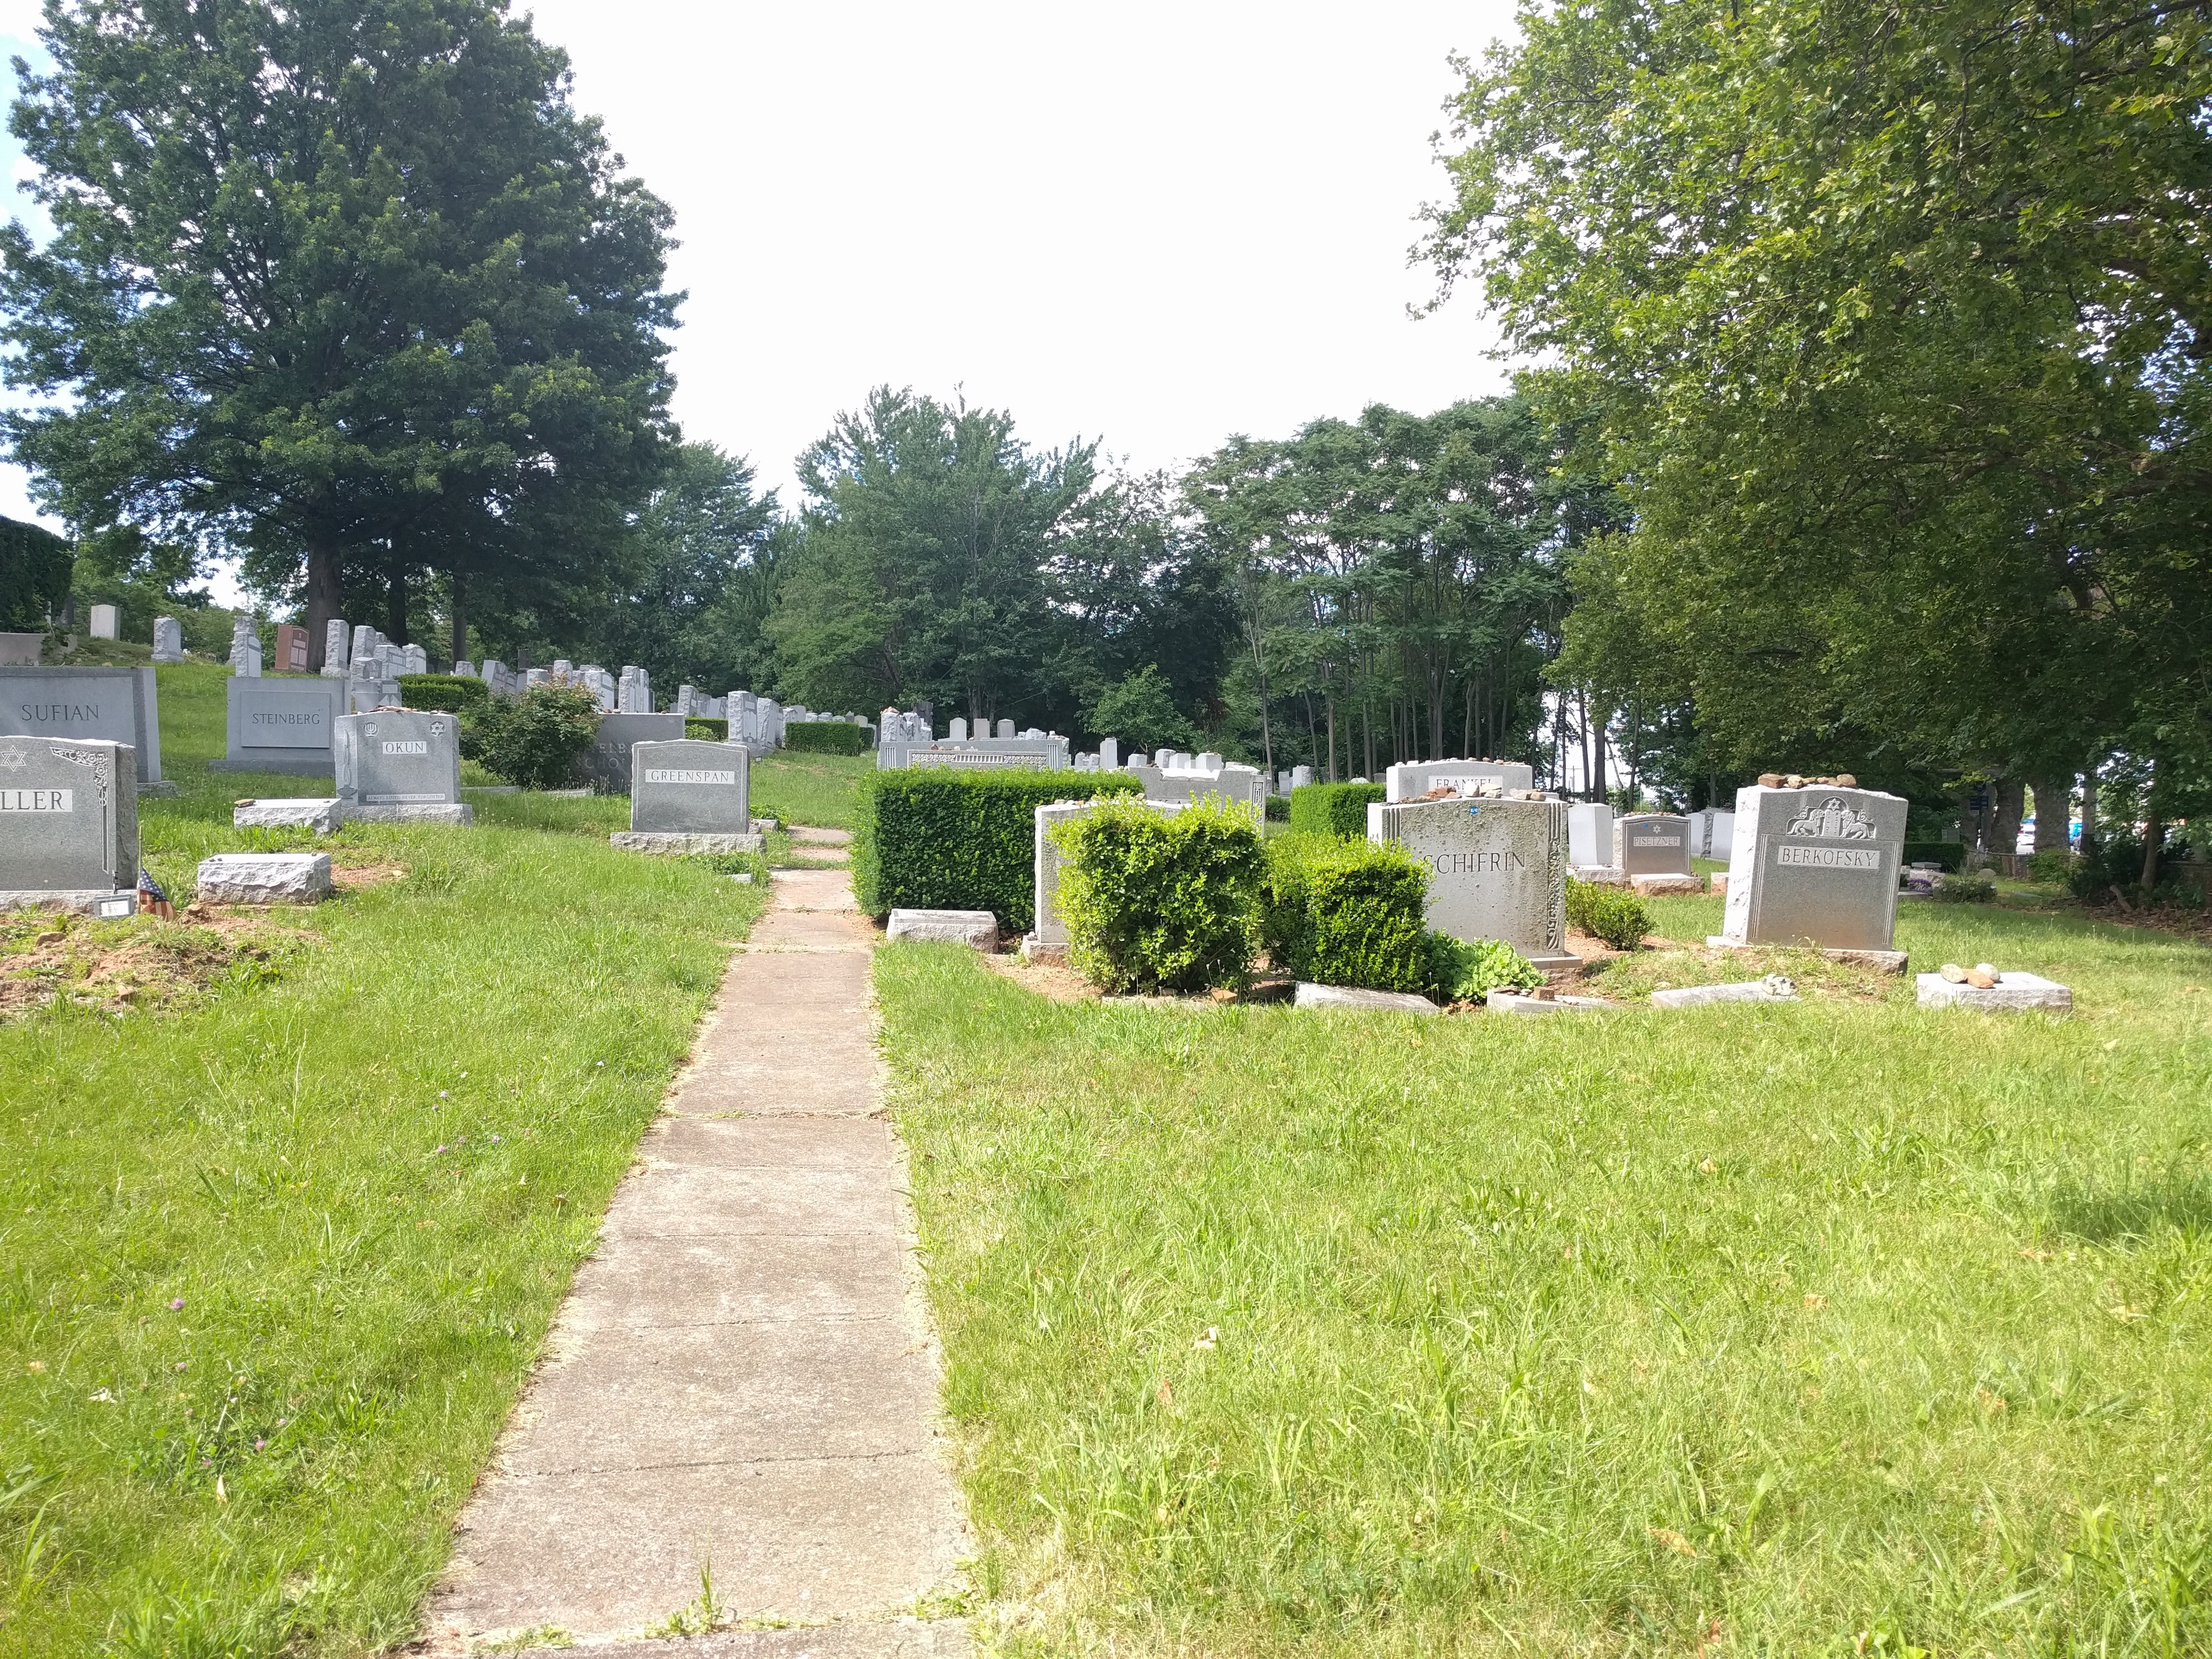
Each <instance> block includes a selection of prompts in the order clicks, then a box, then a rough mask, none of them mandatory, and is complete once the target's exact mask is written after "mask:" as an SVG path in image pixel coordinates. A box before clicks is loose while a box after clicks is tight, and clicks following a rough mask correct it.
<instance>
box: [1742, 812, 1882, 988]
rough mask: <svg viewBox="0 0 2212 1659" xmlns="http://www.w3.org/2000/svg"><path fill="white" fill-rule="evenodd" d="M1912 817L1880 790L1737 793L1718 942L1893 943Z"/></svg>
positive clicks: (1875, 947) (1859, 947)
mask: <svg viewBox="0 0 2212 1659" xmlns="http://www.w3.org/2000/svg"><path fill="white" fill-rule="evenodd" d="M1904 856H1905V801H1904V800H1903V799H1901V798H1899V796H1896V795H1886V794H1883V793H1881V792H1880V791H1878V790H1874V789H1847V788H1844V787H1839V786H1838V785H1835V784H1808V785H1807V786H1806V787H1804V788H1802V789H1771V788H1767V787H1763V786H1761V785H1759V784H1753V785H1751V786H1749V787H1747V788H1743V789H1739V790H1737V791H1736V796H1735V847H1734V849H1733V852H1732V856H1731V857H1730V859H1729V891H1728V908H1727V911H1726V912H1725V920H1724V921H1723V923H1722V925H1721V932H1720V934H1719V939H1720V941H1721V942H1722V943H1724V944H1729V945H1804V944H1812V945H1820V946H1821V947H1823V948H1824V949H1827V950H1841V951H1887V950H1889V949H1891V948H1893V947H1892V945H1891V941H1892V939H1893V938H1894V937H1895V934H1896V929H1897V884H1898V878H1899V866H1900V865H1901V864H1902V863H1903V861H1904Z"/></svg>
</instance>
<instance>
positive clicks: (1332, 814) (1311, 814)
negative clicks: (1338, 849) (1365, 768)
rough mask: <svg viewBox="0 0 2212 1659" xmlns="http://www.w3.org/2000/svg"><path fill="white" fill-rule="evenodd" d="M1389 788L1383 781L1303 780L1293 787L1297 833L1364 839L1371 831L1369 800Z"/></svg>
mask: <svg viewBox="0 0 2212 1659" xmlns="http://www.w3.org/2000/svg"><path fill="white" fill-rule="evenodd" d="M1387 793H1389V791H1388V790H1386V789H1384V788H1383V786H1382V785H1381V784H1379V783H1302V784H1300V785H1299V786H1298V787H1297V788H1295V789H1293V790H1291V831H1292V832H1293V833H1294V834H1298V835H1307V836H1336V837H1337V838H1338V839H1339V840H1344V839H1346V838H1350V839H1354V840H1357V839H1360V838H1363V837H1364V836H1366V834H1367V804H1368V802H1370V801H1376V800H1381V799H1383V796H1384V795H1386V794H1387Z"/></svg>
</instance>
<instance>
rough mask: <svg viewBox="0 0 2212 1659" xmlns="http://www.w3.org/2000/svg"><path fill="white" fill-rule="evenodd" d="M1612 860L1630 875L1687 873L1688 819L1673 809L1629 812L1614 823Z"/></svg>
mask: <svg viewBox="0 0 2212 1659" xmlns="http://www.w3.org/2000/svg"><path fill="white" fill-rule="evenodd" d="M1613 863H1614V864H1616V865H1618V866H1620V869H1621V871H1622V872H1623V873H1625V874H1626V875H1630V876H1686V875H1688V874H1689V873H1690V821H1689V819H1687V818H1686V817H1677V816H1675V815H1674V813H1672V812H1631V813H1629V814H1627V815H1626V817H1620V818H1618V819H1615V820H1614V822H1613Z"/></svg>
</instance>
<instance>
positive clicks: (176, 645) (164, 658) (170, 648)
mask: <svg viewBox="0 0 2212 1659" xmlns="http://www.w3.org/2000/svg"><path fill="white" fill-rule="evenodd" d="M184 659H185V629H184V624H183V623H179V621H178V620H177V619H176V618H175V617H155V618H154V660H155V662H182V661H183V660H184Z"/></svg>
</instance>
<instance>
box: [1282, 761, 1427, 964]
mask: <svg viewBox="0 0 2212 1659" xmlns="http://www.w3.org/2000/svg"><path fill="white" fill-rule="evenodd" d="M1316 787H1322V788H1326V787H1328V785H1325V784H1324V785H1319V786H1316ZM1428 894H1429V873H1428V872H1427V871H1426V870H1425V869H1424V868H1423V867H1422V865H1421V861H1420V860H1419V859H1417V858H1415V857H1414V856H1413V854H1410V853H1408V852H1407V851H1406V850H1405V849H1404V848H1401V847H1396V846H1389V845H1384V846H1377V845H1376V843H1375V842H1370V841H1364V840H1363V841H1348V840H1339V839H1338V838H1337V837H1335V836H1318V835H1304V834H1300V833H1299V832H1298V831H1297V830H1295V829H1294V830H1292V831H1291V833H1290V834H1289V835H1286V836H1275V837H1274V838H1273V840H1272V841H1270V842H1268V843H1267V916H1266V920H1265V923H1264V926H1265V930H1266V938H1267V954H1268V955H1269V956H1270V957H1273V959H1274V963H1275V965H1276V966H1277V967H1278V968H1280V969H1284V970H1285V971H1286V972H1287V973H1289V974H1290V975H1291V976H1292V977H1293V978H1296V979H1301V980H1304V981H1309V982H1310V983H1312V984H1316V985H1364V986H1366V987H1369V988H1370V990H1376V991H1419V992H1426V991H1427V990H1428V989H1429V988H1430V974H1429V948H1428V922H1427V921H1426V916H1425V911H1426V907H1427V903H1428Z"/></svg>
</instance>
